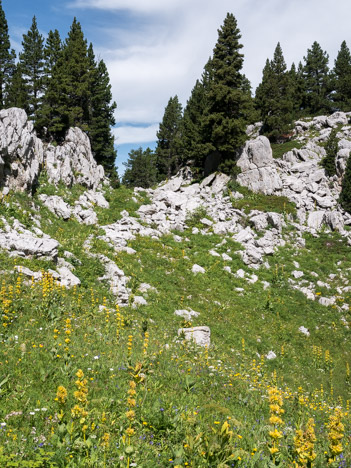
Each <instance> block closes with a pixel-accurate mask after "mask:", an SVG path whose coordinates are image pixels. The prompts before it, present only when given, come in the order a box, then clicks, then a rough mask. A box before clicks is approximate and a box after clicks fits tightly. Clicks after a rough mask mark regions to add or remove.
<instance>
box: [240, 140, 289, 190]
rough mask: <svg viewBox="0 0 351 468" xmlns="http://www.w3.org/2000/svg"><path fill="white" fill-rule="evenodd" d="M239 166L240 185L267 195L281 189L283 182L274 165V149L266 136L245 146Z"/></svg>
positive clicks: (250, 141)
mask: <svg viewBox="0 0 351 468" xmlns="http://www.w3.org/2000/svg"><path fill="white" fill-rule="evenodd" d="M237 165H238V166H239V167H240V169H241V174H239V175H238V178H237V180H238V182H239V184H241V185H243V186H245V187H248V188H249V189H250V190H252V191H254V192H262V193H264V194H265V195H271V194H272V193H274V192H275V191H276V190H280V189H281V187H282V182H281V180H280V177H279V175H278V172H277V170H276V168H275V165H274V160H273V155H272V148H271V145H270V143H269V140H268V138H266V137H265V136H259V137H257V138H255V139H254V140H249V141H248V142H247V143H246V144H245V146H244V148H243V150H242V152H241V155H240V157H239V159H238V161H237Z"/></svg>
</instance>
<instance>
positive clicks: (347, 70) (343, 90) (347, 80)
mask: <svg viewBox="0 0 351 468" xmlns="http://www.w3.org/2000/svg"><path fill="white" fill-rule="evenodd" d="M333 81H334V89H335V94H334V95H333V101H334V102H335V106H336V107H337V108H338V109H340V110H342V111H344V112H349V111H351V54H350V49H349V48H348V47H347V44H346V42H345V41H343V42H342V44H341V47H340V50H339V52H338V55H337V57H336V60H335V65H334V69H333Z"/></svg>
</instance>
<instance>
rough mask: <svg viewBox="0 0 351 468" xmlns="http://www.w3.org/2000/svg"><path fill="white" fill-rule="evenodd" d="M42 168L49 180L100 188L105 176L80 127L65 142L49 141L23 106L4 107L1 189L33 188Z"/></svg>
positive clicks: (0, 144) (0, 120) (0, 135)
mask: <svg viewBox="0 0 351 468" xmlns="http://www.w3.org/2000/svg"><path fill="white" fill-rule="evenodd" d="M42 170H45V171H46V172H47V175H48V178H49V182H51V183H54V184H57V183H58V182H62V183H64V184H65V185H67V186H72V185H73V184H76V183H79V184H81V185H83V186H84V187H87V188H92V189H96V188H97V187H98V185H99V184H100V183H101V182H102V180H103V179H104V170H103V167H102V166H99V165H97V163H96V161H95V160H94V158H93V155H92V152H91V147H90V141H89V138H88V136H87V135H86V134H85V133H83V132H82V130H80V129H79V128H71V129H69V131H68V132H67V135H66V138H65V141H64V142H63V144H62V145H59V146H54V145H52V144H49V145H45V144H44V143H43V142H42V141H41V140H40V139H39V138H38V137H37V136H36V132H35V130H34V127H33V123H32V122H31V121H29V120H28V118H27V115H26V113H25V111H24V110H23V109H18V108H11V109H4V110H2V111H0V189H2V192H3V193H7V192H8V191H9V190H15V191H31V190H33V189H34V188H35V186H36V184H37V181H38V178H39V175H40V173H41V171H42Z"/></svg>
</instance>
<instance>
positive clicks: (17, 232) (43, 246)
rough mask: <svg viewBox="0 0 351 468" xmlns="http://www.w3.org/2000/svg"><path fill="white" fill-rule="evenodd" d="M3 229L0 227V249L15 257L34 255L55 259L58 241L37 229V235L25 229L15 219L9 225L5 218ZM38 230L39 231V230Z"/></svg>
mask: <svg viewBox="0 0 351 468" xmlns="http://www.w3.org/2000/svg"><path fill="white" fill-rule="evenodd" d="M2 221H3V222H4V223H5V227H4V229H0V249H2V250H7V251H8V252H9V253H10V255H12V256H16V257H35V258H46V259H49V260H56V258H57V254H58V246H59V243H58V242H57V240H55V239H52V238H51V237H50V236H48V235H47V234H44V233H43V232H41V231H40V230H39V229H37V232H38V234H40V233H41V237H39V235H35V234H33V232H31V231H29V230H28V229H26V228H25V227H24V226H23V225H22V224H21V223H19V222H18V221H17V220H15V222H14V223H13V226H10V225H9V224H7V223H6V220H5V219H3V220H2ZM39 231H40V232H39Z"/></svg>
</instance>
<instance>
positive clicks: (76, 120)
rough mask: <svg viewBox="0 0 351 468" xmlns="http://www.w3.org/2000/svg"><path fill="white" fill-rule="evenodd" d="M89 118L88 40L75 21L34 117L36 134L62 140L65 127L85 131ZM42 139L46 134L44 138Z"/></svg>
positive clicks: (89, 76)
mask: <svg viewBox="0 0 351 468" xmlns="http://www.w3.org/2000/svg"><path fill="white" fill-rule="evenodd" d="M89 116H91V74H90V61H89V58H88V48H87V41H86V40H85V39H84V35H83V32H82V29H81V26H80V23H79V22H78V21H77V20H76V18H74V20H73V23H72V26H71V28H70V31H69V34H68V37H67V39H66V41H65V43H64V46H63V49H62V52H61V53H60V54H59V56H58V59H57V62H56V63H55V65H54V66H53V68H52V76H51V79H50V80H49V82H48V86H47V89H46V92H45V96H44V99H43V106H42V107H41V109H40V111H39V113H38V116H37V127H38V129H39V131H40V130H41V132H42V129H43V128H44V127H45V128H47V132H48V133H47V135H46V136H47V137H49V138H53V139H54V140H56V141H61V140H62V139H63V138H64V136H65V133H66V131H67V130H68V128H70V127H75V126H78V127H80V128H81V129H82V130H84V131H88V120H89ZM44 136H45V135H44Z"/></svg>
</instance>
